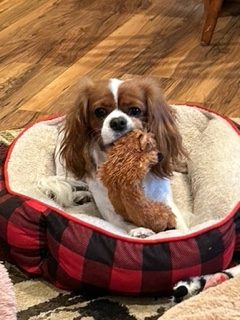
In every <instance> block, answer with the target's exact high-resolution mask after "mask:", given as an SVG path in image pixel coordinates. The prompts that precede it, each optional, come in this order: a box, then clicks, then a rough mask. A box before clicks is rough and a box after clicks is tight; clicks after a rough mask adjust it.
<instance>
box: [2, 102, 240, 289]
mask: <svg viewBox="0 0 240 320" xmlns="http://www.w3.org/2000/svg"><path fill="white" fill-rule="evenodd" d="M173 107H174V108H175V109H176V112H177V115H178V125H179V129H180V131H181V133H182V136H183V142H184V145H185V147H186V149H187V151H188V153H189V160H188V163H187V167H188V170H187V171H188V172H187V173H176V174H174V177H173V179H172V187H173V194H174V200H175V202H176V204H177V206H178V207H179V209H180V210H181V211H182V212H183V213H184V215H185V217H186V219H187V220H188V223H189V226H190V229H189V232H188V233H185V234H184V233H182V232H180V231H179V230H171V231H166V232H161V233H159V234H156V235H154V236H152V237H150V238H147V239H136V238H131V237H129V236H128V235H127V234H126V233H125V231H124V230H121V229H120V228H117V227H114V226H113V225H111V224H110V223H108V222H107V221H104V220H103V219H101V217H100V216H99V213H98V211H97V209H96V207H95V206H94V203H93V202H89V203H85V204H83V205H79V206H76V207H71V208H64V209H63V208H60V207H59V206H58V205H57V204H56V203H55V202H54V201H53V200H51V199H49V198H47V197H46V196H45V195H43V194H42V193H41V191H40V190H39V189H38V186H37V182H38V181H39V179H40V178H41V177H43V176H47V175H54V170H55V168H54V163H53V153H54V150H55V145H56V140H57V137H58V134H59V126H60V124H61V122H62V121H63V118H54V119H52V120H47V121H42V122H39V123H36V124H34V125H32V126H31V127H29V128H28V129H26V130H25V131H24V132H23V133H21V134H20V135H19V136H18V137H17V138H16V139H15V141H14V142H13V143H12V145H11V146H10V148H9V150H8V152H7V155H6V158H5V162H4V165H3V167H2V172H3V175H2V178H1V179H2V181H1V189H0V190H1V191H0V229H1V230H0V259H5V260H8V261H10V262H11V263H14V264H16V265H18V266H19V267H20V268H21V269H23V270H25V271H26V272H28V273H30V274H31V275H35V276H42V277H43V278H44V279H46V280H48V281H51V282H52V283H53V284H54V285H56V286H58V287H61V288H63V289H68V290H88V289H93V290H94V292H96V290H97V291H101V292H103V291H104V292H112V293H113V292H115V293H120V294H133V295H139V294H167V293H169V292H170V290H171V289H172V287H173V285H174V284H175V283H176V282H177V281H179V280H181V279H183V278H187V277H190V276H196V275H201V274H205V273H212V272H217V271H220V270H222V269H224V268H226V267H227V266H228V265H229V263H230V262H231V260H232V256H233V253H234V251H240V222H239V221H240V201H239V200H240V161H239V159H240V132H239V131H238V129H237V127H236V126H235V125H234V124H232V123H231V121H230V120H227V119H224V118H222V117H220V116H218V115H216V114H214V113H212V112H210V111H207V110H205V109H201V108H199V107H196V106H195V107H192V106H191V107H190V106H173ZM4 153H5V151H4V150H2V158H4Z"/></svg>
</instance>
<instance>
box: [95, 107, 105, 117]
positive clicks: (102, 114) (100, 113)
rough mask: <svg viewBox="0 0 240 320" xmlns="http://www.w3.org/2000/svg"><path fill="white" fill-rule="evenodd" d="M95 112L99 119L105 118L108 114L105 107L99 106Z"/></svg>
mask: <svg viewBox="0 0 240 320" xmlns="http://www.w3.org/2000/svg"><path fill="white" fill-rule="evenodd" d="M94 113H95V115H96V117H97V118H99V119H104V118H105V117H106V116H107V110H106V109H104V108H97V109H95V111H94Z"/></svg>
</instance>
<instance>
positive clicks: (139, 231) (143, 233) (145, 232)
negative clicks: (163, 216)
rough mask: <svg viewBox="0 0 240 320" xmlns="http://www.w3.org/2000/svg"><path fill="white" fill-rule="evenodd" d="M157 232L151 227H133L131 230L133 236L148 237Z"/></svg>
mask: <svg viewBox="0 0 240 320" xmlns="http://www.w3.org/2000/svg"><path fill="white" fill-rule="evenodd" d="M154 234H155V232H154V231H152V230H151V229H147V228H142V227H141V228H134V229H131V230H130V231H129V235H130V236H131V237H134V238H142V239H144V238H148V237H150V236H153V235H154Z"/></svg>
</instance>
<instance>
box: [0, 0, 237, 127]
mask: <svg viewBox="0 0 240 320" xmlns="http://www.w3.org/2000/svg"><path fill="white" fill-rule="evenodd" d="M202 14H203V4H202V0H183V1H178V0H172V1H168V2H167V1H164V0H151V1H150V0H122V1H119V0H112V1H107V0H99V1H96V0H81V1H79V0H67V1H66V0H48V1H47V0H32V1H29V0H3V1H0V119H1V122H0V126H1V129H4V128H17V127H21V126H24V125H26V124H27V123H29V122H31V121H35V120H36V119H38V118H39V117H42V116H44V115H47V114H51V113H56V112H65V111H66V110H67V108H68V107H69V105H70V104H71V101H72V100H74V98H75V95H76V83H77V82H78V81H80V79H81V77H82V76H84V75H88V76H92V77H95V78H108V77H123V78H124V77H128V76H132V75H134V76H136V75H138V76H140V75H144V76H153V77H156V79H157V80H158V81H159V82H160V84H161V86H162V88H163V91H164V93H165V95H166V97H167V99H168V100H169V102H178V101H182V102H186V101H190V102H193V101H195V102H198V103H203V104H207V105H209V106H210V107H211V108H212V109H214V110H217V111H218V112H220V113H222V114H225V115H230V116H235V117H238V116H240V105H239V101H240V99H239V98H240V89H239V88H240V85H239V74H240V52H239V48H240V39H239V28H240V20H239V17H237V16H236V17H235V16H232V15H230V16H229V15H227V16H226V17H224V18H219V20H218V23H217V27H216V30H215V33H214V38H213V41H212V45H211V46H209V47H205V48H203V47H201V46H200V32H201V25H202V21H203V20H202Z"/></svg>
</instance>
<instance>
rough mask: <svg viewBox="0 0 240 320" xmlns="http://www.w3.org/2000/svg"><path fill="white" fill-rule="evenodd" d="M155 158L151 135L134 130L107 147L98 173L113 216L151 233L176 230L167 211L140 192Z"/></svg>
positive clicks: (155, 151)
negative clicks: (104, 158) (114, 213)
mask: <svg viewBox="0 0 240 320" xmlns="http://www.w3.org/2000/svg"><path fill="white" fill-rule="evenodd" d="M159 155H161V154H160V153H159V151H158V150H157V147H156V142H155V140H154V138H153V135H152V134H151V133H147V132H146V131H144V130H140V129H136V130H133V131H131V132H129V133H127V134H126V135H124V136H123V137H121V138H120V139H118V140H117V141H115V142H114V144H113V145H112V146H111V147H109V150H108V152H107V160H106V161H105V162H104V163H103V164H102V165H101V166H100V168H99V171H98V174H99V177H100V179H101V180H102V182H103V184H104V186H105V187H106V188H107V190H108V196H109V199H110V201H111V203H112V205H113V207H114V209H115V211H116V213H118V214H119V215H121V216H122V217H123V218H124V219H125V220H126V221H129V222H131V223H133V224H135V225H136V226H137V227H145V228H148V229H151V230H153V231H154V232H160V231H164V230H166V229H173V228H175V227H176V221H175V216H174V215H173V213H172V211H171V209H170V208H169V207H167V206H166V205H165V204H163V203H160V202H155V201H152V200H149V199H147V198H146V197H145V194H144V191H143V188H142V180H143V178H144V177H145V176H146V174H147V173H148V172H149V171H150V169H151V167H152V166H154V165H155V164H157V163H158V162H159V161H160V159H159Z"/></svg>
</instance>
